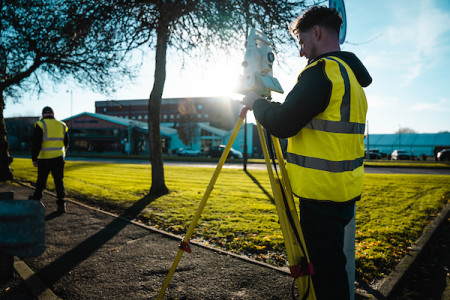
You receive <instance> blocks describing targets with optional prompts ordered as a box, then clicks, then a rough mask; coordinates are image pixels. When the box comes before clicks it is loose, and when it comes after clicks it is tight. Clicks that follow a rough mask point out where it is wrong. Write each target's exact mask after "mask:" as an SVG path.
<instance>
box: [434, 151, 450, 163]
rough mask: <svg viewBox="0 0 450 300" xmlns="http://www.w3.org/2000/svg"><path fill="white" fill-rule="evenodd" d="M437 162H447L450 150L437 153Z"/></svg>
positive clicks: (449, 158)
mask: <svg viewBox="0 0 450 300" xmlns="http://www.w3.org/2000/svg"><path fill="white" fill-rule="evenodd" d="M436 157H437V160H439V161H449V160H450V149H444V150H441V151H439V152H438V153H437V155H436Z"/></svg>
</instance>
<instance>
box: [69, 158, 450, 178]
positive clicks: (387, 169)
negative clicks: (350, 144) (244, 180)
mask: <svg viewBox="0 0 450 300" xmlns="http://www.w3.org/2000/svg"><path fill="white" fill-rule="evenodd" d="M66 159H67V160H69V161H95V162H105V163H122V164H150V161H148V160H141V159H109V158H86V157H67V158H66ZM164 165H167V166H181V167H192V168H194V167H203V168H215V167H216V166H217V163H215V162H188V161H186V162H182V161H165V162H164ZM223 168H230V169H241V168H243V164H242V163H235V162H226V163H225V165H224V166H223ZM247 168H248V169H253V170H265V169H266V165H265V164H261V163H248V164H247ZM365 172H366V173H369V174H370V173H374V174H435V175H450V168H449V169H439V168H429V169H427V168H409V167H408V168H401V167H392V168H390V167H372V166H365Z"/></svg>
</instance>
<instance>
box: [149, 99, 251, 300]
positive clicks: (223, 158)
mask: <svg viewBox="0 0 450 300" xmlns="http://www.w3.org/2000/svg"><path fill="white" fill-rule="evenodd" d="M247 111H248V108H247V107H244V108H243V109H242V111H241V113H240V114H239V117H238V120H237V122H236V125H235V126H234V129H233V131H232V133H231V135H230V139H229V140H228V143H227V145H226V147H225V150H223V153H222V156H221V157H220V160H219V162H218V164H217V167H216V169H215V171H214V174H213V176H212V178H211V180H210V181H209V184H208V186H207V187H206V191H205V194H204V195H203V198H202V200H201V201H200V204H199V206H198V208H197V212H196V213H195V216H194V218H193V220H192V221H191V224H190V226H189V229H188V230H187V232H186V235H185V236H184V239H183V241H182V242H181V244H180V247H179V248H180V249H179V250H178V253H177V255H176V257H175V260H174V261H173V263H172V267H171V268H170V271H169V273H168V274H167V277H166V280H165V281H164V284H163V286H162V288H161V290H160V292H159V294H158V298H157V299H162V297H163V296H164V294H165V291H166V289H167V287H168V286H169V283H170V280H171V279H172V276H173V274H174V273H175V270H176V268H177V266H178V263H179V262H180V259H181V256H182V255H183V252H184V251H186V250H187V249H189V246H188V243H189V240H190V238H191V236H192V234H193V232H194V229H195V226H197V222H198V220H199V219H200V216H201V214H202V212H203V209H204V207H205V205H206V201H207V200H208V198H209V196H210V195H211V192H212V190H213V188H214V184H215V183H216V181H217V178H218V177H219V174H220V171H221V170H222V167H223V165H224V164H225V161H226V159H227V157H228V154H229V153H230V149H231V146H232V145H233V143H234V141H235V139H236V136H237V134H238V132H239V129H240V127H241V125H242V122H243V121H244V118H245V115H246V114H247Z"/></svg>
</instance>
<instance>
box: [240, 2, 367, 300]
mask: <svg viewBox="0 0 450 300" xmlns="http://www.w3.org/2000/svg"><path fill="white" fill-rule="evenodd" d="M341 24H342V18H341V17H340V16H339V14H338V12H337V11H336V10H334V9H330V8H327V7H317V6H316V7H312V8H310V9H308V10H307V11H306V12H305V13H304V14H303V15H302V16H300V17H299V18H298V19H297V20H296V21H295V22H294V23H293V24H292V26H291V32H292V34H293V35H294V36H295V37H296V38H297V39H298V41H299V44H300V48H301V49H300V56H302V57H303V56H305V57H306V58H307V59H308V65H307V66H306V67H305V69H304V70H303V71H302V72H301V73H300V75H299V76H298V81H297V84H296V85H295V86H294V88H293V89H292V91H291V92H290V93H289V94H288V95H287V97H286V100H285V102H284V103H283V104H281V105H280V104H275V103H271V102H267V101H266V100H264V99H261V96H259V95H258V94H257V93H255V92H250V93H249V94H247V95H246V96H245V98H244V100H243V104H245V105H246V106H247V107H249V108H251V109H253V110H254V114H255V117H256V119H257V120H258V121H259V122H260V123H261V124H262V126H264V128H266V130H267V131H268V132H269V133H270V134H272V135H274V136H276V137H279V138H289V139H288V149H287V155H286V160H287V170H288V174H289V180H290V182H291V186H292V190H293V193H294V194H295V195H296V196H297V197H299V198H300V223H301V227H302V230H303V234H304V237H305V242H306V246H307V249H308V253H309V256H310V259H311V262H312V264H313V265H314V269H315V275H313V276H312V280H313V284H314V289H315V292H316V296H317V299H349V297H350V291H349V285H348V279H347V272H346V270H345V264H346V258H345V253H344V250H343V247H344V227H345V226H346V225H347V224H348V222H349V221H350V220H351V219H352V218H353V216H354V213H355V201H357V200H359V199H360V198H361V193H362V188H363V178H364V167H363V158H364V131H365V123H366V113H367V101H366V96H365V94H364V91H363V87H367V86H368V85H369V84H370V83H371V82H372V78H371V77H370V75H369V73H368V71H367V70H366V68H365V67H364V65H363V64H362V63H361V61H360V60H359V59H358V58H357V57H356V56H355V55H354V54H353V53H350V52H344V51H340V46H339V30H340V27H341ZM352 292H353V291H352Z"/></svg>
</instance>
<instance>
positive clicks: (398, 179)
mask: <svg viewBox="0 0 450 300" xmlns="http://www.w3.org/2000/svg"><path fill="white" fill-rule="evenodd" d="M12 168H13V171H14V175H15V178H16V179H17V180H20V181H23V182H29V183H34V181H35V179H36V169H35V168H34V167H33V166H32V164H31V160H30V159H20V158H16V159H14V162H13V164H12ZM213 172H214V169H212V168H196V167H194V168H189V167H170V166H168V167H165V176H166V184H167V186H168V188H169V189H170V194H168V195H165V196H163V197H160V198H157V199H153V200H152V199H148V198H147V197H146V194H147V192H148V190H149V188H150V183H151V182H150V180H151V176H150V173H151V167H150V166H149V165H127V164H107V163H91V162H71V161H68V162H66V168H65V179H64V180H65V185H66V190H67V192H68V196H69V197H73V198H76V199H81V200H83V201H86V202H88V203H89V204H91V205H95V206H98V207H101V208H103V209H107V210H112V211H114V212H117V213H119V214H120V213H123V212H124V211H125V210H126V209H127V208H129V207H130V206H132V205H133V204H136V203H139V201H141V202H144V203H146V206H145V208H144V209H143V210H142V211H141V212H140V215H139V217H138V219H139V220H140V221H141V222H144V223H147V224H150V225H153V226H155V227H157V228H159V229H162V230H165V231H169V232H172V233H176V234H180V235H181V236H183V235H184V233H185V232H186V230H187V228H188V227H189V224H190V222H191V221H192V219H193V216H194V214H195V212H196V211H197V207H198V204H199V202H200V200H201V198H202V196H203V194H204V192H205V190H206V187H207V185H208V183H209V181H210V179H211V176H212V174H213ZM53 188H54V186H53V181H52V179H51V178H49V181H48V189H50V190H53ZM271 194H272V192H271V189H270V183H269V179H268V176H267V172H266V171H262V170H250V171H248V173H245V172H243V171H242V170H236V169H223V170H222V172H221V174H220V176H219V178H218V180H217V183H216V185H215V187H214V189H213V191H212V193H211V196H210V198H209V200H208V202H207V204H206V207H205V209H204V211H203V213H202V216H201V219H200V220H199V224H198V225H197V227H196V230H195V231H194V236H193V239H197V240H201V241H204V242H205V243H207V244H210V245H212V246H216V247H221V248H225V249H227V250H229V251H233V252H238V253H241V254H246V255H250V256H252V257H254V258H256V259H259V260H262V261H265V262H268V263H271V264H275V265H278V266H284V265H285V264H286V261H285V254H284V253H285V252H284V245H283V238H282V234H281V230H280V228H279V224H278V216H277V214H276V209H275V206H274V204H273V200H272V198H271ZM449 197H450V176H446V175H397V174H396V175H387V174H366V175H365V185H364V192H363V197H362V200H361V201H359V202H358V203H357V208H356V269H357V274H358V275H359V276H360V277H363V278H365V279H366V280H371V279H379V278H382V277H385V276H386V275H388V274H389V272H390V271H392V269H393V268H394V267H395V265H396V264H397V263H398V262H399V261H400V259H401V258H402V257H403V256H404V255H405V253H407V252H408V249H409V248H410V247H411V246H412V245H413V244H414V243H415V241H416V240H417V239H418V238H419V237H420V235H421V233H422V232H423V229H424V228H425V226H426V225H427V224H428V222H429V221H430V219H431V218H432V217H433V216H434V215H435V214H436V213H437V212H438V211H439V210H440V209H442V207H443V206H444V205H445V204H446V203H447V201H448V199H449Z"/></svg>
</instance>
